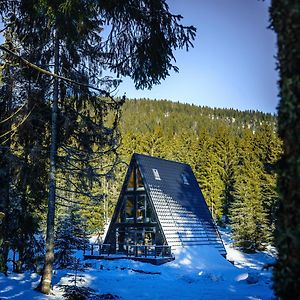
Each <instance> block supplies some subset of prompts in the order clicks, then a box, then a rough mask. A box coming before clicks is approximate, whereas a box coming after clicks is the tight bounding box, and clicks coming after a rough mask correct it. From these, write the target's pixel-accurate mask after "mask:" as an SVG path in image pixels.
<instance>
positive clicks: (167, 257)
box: [84, 244, 175, 265]
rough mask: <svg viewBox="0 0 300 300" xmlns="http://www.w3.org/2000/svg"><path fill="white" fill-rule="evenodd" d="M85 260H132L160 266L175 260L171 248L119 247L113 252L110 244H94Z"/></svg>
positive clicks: (85, 255)
mask: <svg viewBox="0 0 300 300" xmlns="http://www.w3.org/2000/svg"><path fill="white" fill-rule="evenodd" d="M84 259H106V260H115V259H132V260H136V261H142V262H148V263H151V264H155V265H160V264H163V263H166V262H169V261H172V260H174V259H175V258H174V255H173V254H172V251H171V247H170V246H166V245H125V244H124V245H119V249H117V250H116V251H115V250H114V251H113V250H112V247H111V245H110V244H92V245H91V246H90V249H88V250H86V251H85V253H84Z"/></svg>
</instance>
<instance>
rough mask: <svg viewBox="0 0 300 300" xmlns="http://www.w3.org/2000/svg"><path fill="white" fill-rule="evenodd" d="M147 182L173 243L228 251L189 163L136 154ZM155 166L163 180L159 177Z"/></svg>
mask: <svg viewBox="0 0 300 300" xmlns="http://www.w3.org/2000/svg"><path fill="white" fill-rule="evenodd" d="M133 159H134V160H135V161H136V162H137V165H138V167H139V169H140V171H141V174H142V177H143V180H144V184H145V186H146V189H147V190H148V193H149V196H150V199H151V201H152V203H153V206H154V208H155V210H156V213H157V216H158V219H159V222H160V224H161V227H162V229H163V232H164V234H165V237H166V240H167V242H168V244H169V245H170V246H188V245H212V246H215V247H216V248H217V249H218V250H219V251H220V253H221V254H226V250H225V248H224V245H223V243H222V240H221V238H220V235H219V233H218V230H217V228H216V226H215V223H214V221H213V219H212V216H211V214H210V211H209V209H208V207H207V205H206V202H205V200H204V198H203V195H202V192H201V190H200V187H199V185H198V182H197V180H196V177H195V175H194V173H193V171H192V169H191V167H190V166H189V165H187V164H183V163H179V162H175V161H170V160H165V159H161V158H157V157H151V156H146V155H141V154H134V155H133ZM153 169H155V170H157V172H158V174H159V177H160V180H158V179H155V174H154V172H156V171H153Z"/></svg>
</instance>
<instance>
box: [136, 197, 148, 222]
mask: <svg viewBox="0 0 300 300" xmlns="http://www.w3.org/2000/svg"><path fill="white" fill-rule="evenodd" d="M145 201H146V195H139V196H138V199H137V210H136V221H137V222H138V223H143V222H144V221H145V213H146V207H145V205H146V203H145Z"/></svg>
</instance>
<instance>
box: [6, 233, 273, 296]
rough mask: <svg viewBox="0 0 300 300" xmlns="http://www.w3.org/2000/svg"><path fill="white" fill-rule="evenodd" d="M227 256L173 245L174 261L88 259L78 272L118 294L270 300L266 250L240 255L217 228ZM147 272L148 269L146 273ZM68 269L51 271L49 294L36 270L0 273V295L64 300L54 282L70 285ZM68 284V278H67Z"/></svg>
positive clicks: (99, 287)
mask: <svg viewBox="0 0 300 300" xmlns="http://www.w3.org/2000/svg"><path fill="white" fill-rule="evenodd" d="M221 233H222V236H223V239H224V242H225V246H226V250H227V252H228V256H227V257H228V259H229V260H230V261H231V262H234V265H233V264H232V263H230V262H229V261H227V260H226V259H224V258H223V257H222V256H220V255H219V253H218V252H217V251H216V250H214V249H212V248H210V247H204V246H202V247H191V248H183V249H182V248H181V249H176V250H175V253H174V254H175V257H176V259H175V260H174V261H173V262H170V263H167V264H164V265H161V266H154V265H151V264H147V263H141V262H135V261H131V260H126V259H123V260H114V261H108V260H102V261H95V260H90V261H87V263H88V264H89V268H88V269H87V270H86V271H85V272H84V273H81V274H82V275H83V279H84V282H82V283H81V284H82V285H84V286H89V287H91V288H93V289H95V290H96V291H97V293H99V294H108V293H109V294H112V295H117V296H119V297H120V299H124V300H129V299H145V300H146V299H151V300H155V299H174V300H176V299H178V300H181V299H182V300H184V299H193V300H194V299H199V300H200V299H204V300H206V299H214V300H216V299H222V300H225V299H229V300H231V299H239V300H240V299H251V300H254V299H274V294H273V291H272V281H271V276H272V275H271V271H270V270H265V269H263V266H264V265H265V264H268V263H272V262H273V261H274V253H272V251H271V249H270V251H267V252H260V253H255V254H244V253H242V252H240V251H238V250H235V249H233V247H232V245H231V241H230V234H229V233H228V231H223V232H221ZM147 273H148V274H147ZM70 274H73V272H71V271H67V270H59V271H56V272H55V274H54V288H53V295H50V296H45V295H42V294H40V293H38V292H35V291H34V290H33V288H34V287H35V286H36V285H37V283H38V282H39V276H38V275H37V274H30V273H24V274H13V273H11V274H9V276H8V277H5V276H4V275H0V299H1V300H4V299H13V300H19V299H24V300H26V299H36V300H46V299H47V300H54V299H55V300H56V299H62V291H61V290H60V289H59V287H58V284H68V283H69V281H70V280H71V279H72V278H73V277H72V276H70ZM69 284H71V283H69Z"/></svg>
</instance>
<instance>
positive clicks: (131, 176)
mask: <svg viewBox="0 0 300 300" xmlns="http://www.w3.org/2000/svg"><path fill="white" fill-rule="evenodd" d="M133 189H134V170H132V172H131V175H130V178H129V181H128V185H127V191H133Z"/></svg>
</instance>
